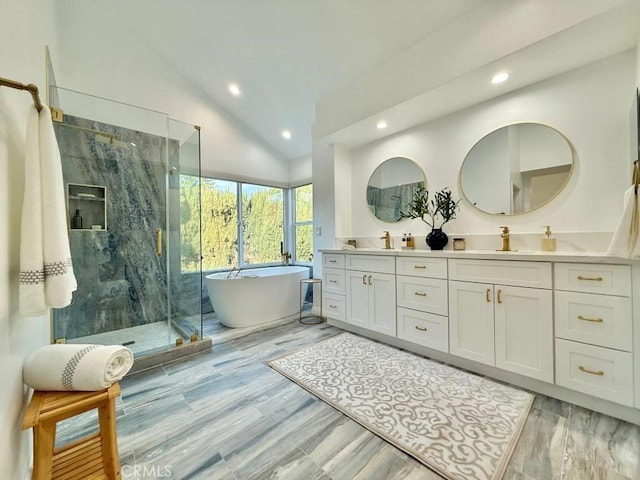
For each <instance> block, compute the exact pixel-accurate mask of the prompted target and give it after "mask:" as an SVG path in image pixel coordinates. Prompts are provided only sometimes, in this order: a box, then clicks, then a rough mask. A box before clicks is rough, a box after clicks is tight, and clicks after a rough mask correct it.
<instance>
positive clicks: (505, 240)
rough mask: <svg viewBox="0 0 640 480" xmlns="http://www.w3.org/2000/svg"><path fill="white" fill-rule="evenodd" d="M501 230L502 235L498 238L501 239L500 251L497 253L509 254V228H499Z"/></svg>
mask: <svg viewBox="0 0 640 480" xmlns="http://www.w3.org/2000/svg"><path fill="white" fill-rule="evenodd" d="M500 228H501V229H502V233H501V234H500V238H502V249H501V250H498V251H502V252H510V251H511V245H510V243H509V227H500Z"/></svg>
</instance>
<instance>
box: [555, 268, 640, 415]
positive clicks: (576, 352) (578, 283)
mask: <svg viewBox="0 0 640 480" xmlns="http://www.w3.org/2000/svg"><path fill="white" fill-rule="evenodd" d="M554 273H555V279H554V280H555V287H556V289H555V292H554V297H555V298H554V299H555V319H556V326H555V337H556V340H555V341H556V383H557V384H558V385H561V386H563V387H567V388H571V389H572V390H577V391H579V392H582V393H586V394H589V395H593V396H595V397H600V398H605V399H607V400H611V401H614V402H617V403H621V404H623V405H628V406H633V353H632V351H633V343H632V308H631V298H630V295H631V268H630V267H629V266H628V265H590V264H571V263H559V264H556V266H555V272H554Z"/></svg>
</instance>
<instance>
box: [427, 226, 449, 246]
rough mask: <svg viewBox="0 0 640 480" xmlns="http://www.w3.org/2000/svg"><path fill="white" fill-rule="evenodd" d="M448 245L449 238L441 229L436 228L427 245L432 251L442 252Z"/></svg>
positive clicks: (429, 236)
mask: <svg viewBox="0 0 640 480" xmlns="http://www.w3.org/2000/svg"><path fill="white" fill-rule="evenodd" d="M447 243H449V237H447V234H446V233H444V232H443V231H442V229H441V228H434V229H433V230H431V232H429V234H428V235H427V245H429V247H431V250H442V249H443V248H444V246H445V245H446V244H447Z"/></svg>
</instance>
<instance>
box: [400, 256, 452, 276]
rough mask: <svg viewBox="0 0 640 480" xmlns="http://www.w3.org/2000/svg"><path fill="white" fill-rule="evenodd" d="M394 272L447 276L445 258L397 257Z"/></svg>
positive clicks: (411, 274)
mask: <svg viewBox="0 0 640 480" xmlns="http://www.w3.org/2000/svg"><path fill="white" fill-rule="evenodd" d="M396 273H397V274H398V275H410V276H413V277H429V278H447V259H446V258H419V257H397V258H396Z"/></svg>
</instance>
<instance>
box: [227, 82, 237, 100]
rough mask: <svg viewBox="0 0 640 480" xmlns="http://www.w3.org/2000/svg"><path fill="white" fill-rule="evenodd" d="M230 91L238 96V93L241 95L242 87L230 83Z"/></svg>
mask: <svg viewBox="0 0 640 480" xmlns="http://www.w3.org/2000/svg"><path fill="white" fill-rule="evenodd" d="M229 91H230V92H231V95H233V96H234V97H237V96H238V95H240V87H239V86H238V85H236V84H235V83H230V84H229Z"/></svg>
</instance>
